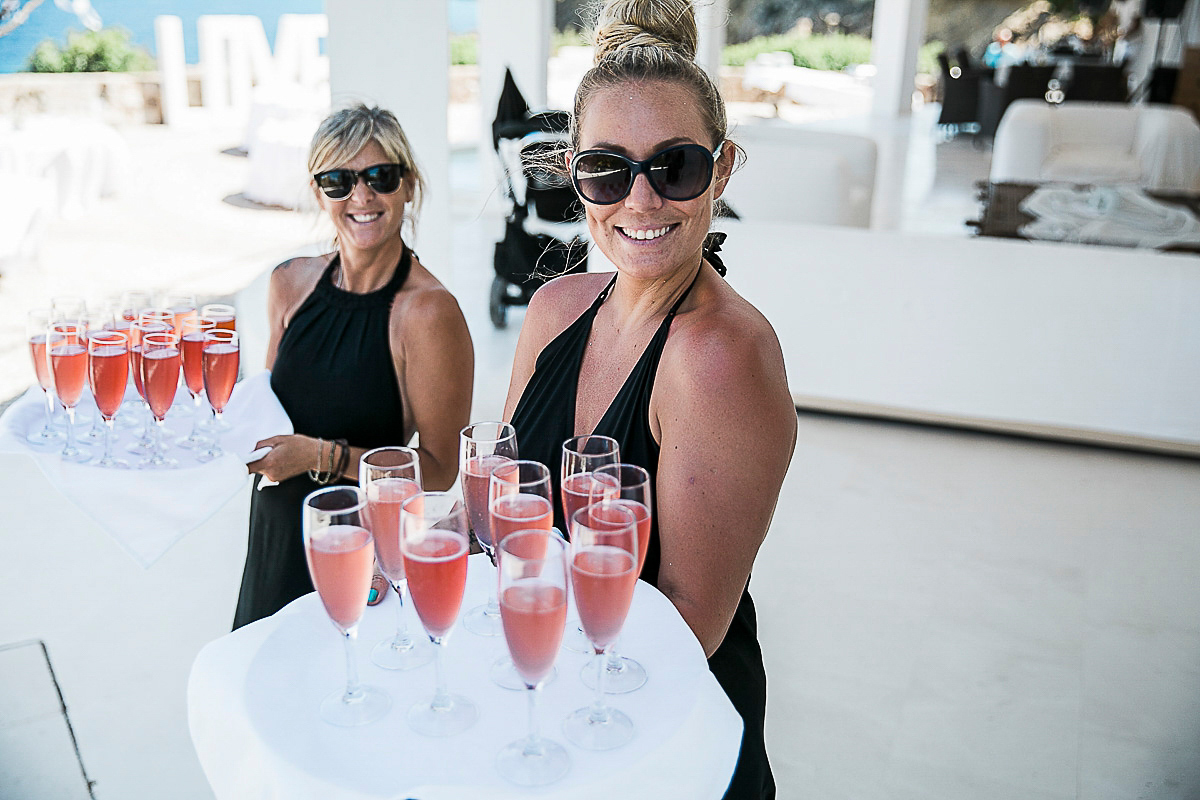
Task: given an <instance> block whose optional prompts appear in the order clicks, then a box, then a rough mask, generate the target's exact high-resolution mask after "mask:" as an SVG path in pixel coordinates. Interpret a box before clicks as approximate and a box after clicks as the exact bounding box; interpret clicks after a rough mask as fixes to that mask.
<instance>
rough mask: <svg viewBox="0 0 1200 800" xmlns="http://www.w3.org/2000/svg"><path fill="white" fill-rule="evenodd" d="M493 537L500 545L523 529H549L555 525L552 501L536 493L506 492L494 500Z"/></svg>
mask: <svg viewBox="0 0 1200 800" xmlns="http://www.w3.org/2000/svg"><path fill="white" fill-rule="evenodd" d="M491 518H492V537H493V539H494V542H495V546H496V547H499V546H500V543H501V542H503V541H504V537H506V536H508V535H509V534H510V533H513V532H515V531H522V530H535V529H536V530H543V531H549V530H550V529H551V527H553V525H554V509H553V508H552V507H551V505H550V501H549V500H547V499H546V498H544V497H542V496H541V495H536V494H506V495H501V496H500V497H497V498H496V499H495V500H493V501H492V508H491Z"/></svg>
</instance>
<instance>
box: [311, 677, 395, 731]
mask: <svg viewBox="0 0 1200 800" xmlns="http://www.w3.org/2000/svg"><path fill="white" fill-rule="evenodd" d="M391 707H392V698H390V697H388V696H387V695H386V694H384V693H383V692H381V691H380V690H378V689H376V688H375V687H374V686H360V687H359V690H358V696H357V697H355V698H353V699H350V700H347V699H346V690H345V689H339V690H337V691H336V692H334V693H333V694H331V695H329V696H327V697H326V698H325V699H324V700H322V701H321V719H323V720H325V721H326V722H328V723H329V724H330V725H337V726H338V727H339V728H354V727H357V726H359V725H366V724H368V723H371V722H374V721H375V720H377V719H380V718H381V717H383V715H384V714H386V713H387V712H388V710H389V709H391Z"/></svg>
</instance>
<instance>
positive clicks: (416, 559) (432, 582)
mask: <svg viewBox="0 0 1200 800" xmlns="http://www.w3.org/2000/svg"><path fill="white" fill-rule="evenodd" d="M404 572H405V574H407V576H408V591H409V594H411V595H412V599H413V605H415V606H416V609H417V616H419V617H420V618H421V624H422V625H424V626H425V630H426V631H428V632H429V635H430V636H434V637H444V636H445V635H446V634H447V633H449V632H450V629H451V628H453V627H454V621H455V619H456V618H457V617H458V611H459V609H460V608H461V607H462V598H463V590H464V589H465V588H466V585H467V542H466V540H465V539H463V538H460V537H457V536H454V535H453V534H449V533H447V534H442V533H439V532H438V531H436V530H430V531H428V532H427V534H426V535H425V536H424V537H422V538H420V539H416V540H414V541H411V542H410V543H409V544H407V545H405V547H404Z"/></svg>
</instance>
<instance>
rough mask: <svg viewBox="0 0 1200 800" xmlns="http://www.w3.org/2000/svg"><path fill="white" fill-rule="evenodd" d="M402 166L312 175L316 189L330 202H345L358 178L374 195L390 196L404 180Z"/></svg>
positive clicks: (380, 166) (378, 166)
mask: <svg viewBox="0 0 1200 800" xmlns="http://www.w3.org/2000/svg"><path fill="white" fill-rule="evenodd" d="M404 172H405V168H404V165H403V164H375V165H374V166H371V167H367V168H366V169H363V170H353V169H345V168H343V169H331V170H326V171H325V172H318V173H317V174H316V175H313V180H314V181H316V182H317V187H318V188H319V189H320V190H321V191H322V192H324V193H325V196H326V197H328V198H329V199H331V200H345V199H346V198H347V197H349V196H350V193H351V192H353V191H354V187H355V186H356V185H357V184H358V181H359V178H361V179H362V181H363V183H365V184H367V186H369V187H371V191H373V192H375V193H376V194H391V193H392V192H394V191H396V190H397V189H399V188H400V181H401V180H403V179H404Z"/></svg>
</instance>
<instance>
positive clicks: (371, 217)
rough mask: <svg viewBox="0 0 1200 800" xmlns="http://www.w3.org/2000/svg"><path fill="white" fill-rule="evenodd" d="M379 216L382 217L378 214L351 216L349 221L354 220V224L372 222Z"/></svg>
mask: <svg viewBox="0 0 1200 800" xmlns="http://www.w3.org/2000/svg"><path fill="white" fill-rule="evenodd" d="M381 216H383V215H382V214H380V213H378V212H376V213H374V214H351V215H350V219H352V220H354V221H355V222H374V221H375V220H377V219H379V218H380V217H381Z"/></svg>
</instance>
